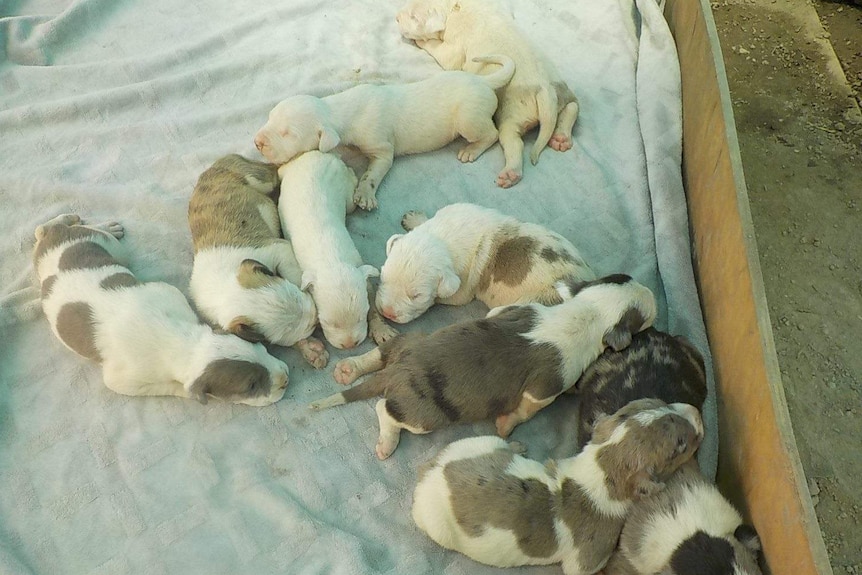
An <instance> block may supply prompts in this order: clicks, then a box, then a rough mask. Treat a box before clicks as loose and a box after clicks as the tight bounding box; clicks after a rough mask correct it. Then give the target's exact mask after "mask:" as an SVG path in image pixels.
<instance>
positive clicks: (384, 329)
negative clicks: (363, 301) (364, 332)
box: [367, 281, 398, 345]
mask: <svg viewBox="0 0 862 575" xmlns="http://www.w3.org/2000/svg"><path fill="white" fill-rule="evenodd" d="M367 285H368V335H370V336H371V339H372V340H374V343H376V344H377V345H380V344H382V343H386V342H387V341H389V340H391V339H392V338H394V337H395V336H396V335H398V330H396V329H395V328H394V327H392V326H391V325H389V324H388V323H386V320H385V319H383V316H382V315H380V312H379V311H377V304H376V303H375V301H374V300H375V295H374V294H375V293H376V292H375V290H374V289H373V287H372V285H371V282H370V281H368V282H367Z"/></svg>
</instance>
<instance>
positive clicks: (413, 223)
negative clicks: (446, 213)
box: [401, 210, 428, 232]
mask: <svg viewBox="0 0 862 575" xmlns="http://www.w3.org/2000/svg"><path fill="white" fill-rule="evenodd" d="M426 221H428V216H426V215H425V214H424V213H422V212H419V211H416V210H410V211H409V212H407V213H406V214H404V216H402V218H401V227H402V228H404V230H405V231H407V232H409V231H410V230H414V229H416V228H417V227H418V226H419V225H420V224H423V223H425V222H426Z"/></svg>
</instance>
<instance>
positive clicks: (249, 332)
mask: <svg viewBox="0 0 862 575" xmlns="http://www.w3.org/2000/svg"><path fill="white" fill-rule="evenodd" d="M226 331H227V332H228V333H232V334H234V335H236V336H238V337H241V338H242V339H244V340H246V341H250V342H252V343H260V342H263V341H266V337H264V335H263V334H262V333H260V332H259V331H258V330H257V324H255V323H254V322H253V321H251V320H250V319H248V318H247V317H245V316H244V315H241V316H239V317H235V318H233V319H232V320H230V323H229V324H227V329H226Z"/></svg>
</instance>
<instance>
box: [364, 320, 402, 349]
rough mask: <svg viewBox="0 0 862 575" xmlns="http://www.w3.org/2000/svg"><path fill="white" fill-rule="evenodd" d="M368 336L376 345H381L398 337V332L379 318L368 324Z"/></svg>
mask: <svg viewBox="0 0 862 575" xmlns="http://www.w3.org/2000/svg"><path fill="white" fill-rule="evenodd" d="M368 335H370V336H371V339H372V340H373V341H374V343H376V344H377V345H381V344H382V343H385V342H387V341H389V340H390V339H392V338H393V337H395V336H396V335H398V330H396V329H395V328H394V327H392V326H391V325H389V324H388V323H386V322H385V321H383V320H382V319H380V318H373V319H372V320H371V321H370V322H368Z"/></svg>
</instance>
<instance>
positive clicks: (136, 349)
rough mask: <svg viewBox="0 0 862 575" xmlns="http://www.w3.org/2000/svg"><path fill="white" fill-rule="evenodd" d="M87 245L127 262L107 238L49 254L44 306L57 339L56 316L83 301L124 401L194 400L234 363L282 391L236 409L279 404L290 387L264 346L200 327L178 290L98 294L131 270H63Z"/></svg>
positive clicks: (151, 285)
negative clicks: (208, 376)
mask: <svg viewBox="0 0 862 575" xmlns="http://www.w3.org/2000/svg"><path fill="white" fill-rule="evenodd" d="M49 223H50V222H49ZM82 241H96V242H98V243H99V244H100V245H102V246H103V247H105V248H106V249H107V250H108V252H109V253H111V254H112V255H114V256H115V257H118V256H119V257H120V258H123V257H124V256H123V252H124V248H123V247H122V245H121V244H120V243H119V241H118V240H117V239H116V238H114V237H113V236H110V235H108V234H105V233H102V234H99V235H98V236H96V237H95V239H92V238H87V239H86V240H80V239H79V240H74V241H72V242H67V243H64V244H62V245H59V246H57V247H54V248H52V249H51V250H49V251H48V252H47V253H46V254H45V255H44V256H43V257H41V258H40V259H39V261H38V262H37V266H36V269H37V273H38V276H39V279H40V281H41V280H44V279H45V278H46V277H48V276H51V275H56V276H57V280H56V281H55V282H54V284H53V287H52V289H51V291H50V294H49V295H48V297H46V298H45V299H43V300H42V307H43V309H44V311H45V315H46V316H47V318H48V321H49V322H50V324H51V328H52V330H53V331H54V334H55V335H58V334H57V316H58V313H59V311H60V309H61V308H62V307H63V305H64V304H66V303H70V302H83V303H86V304H88V305H89V306H90V307H91V308H92V311H93V322H92V323H93V326H94V337H95V343H96V348H97V349H98V352H99V355H100V356H101V358H102V368H103V377H104V382H105V385H106V386H107V387H108V388H110V389H112V390H113V391H115V392H117V393H122V394H125V395H175V396H180V397H197V395H196V394H194V393H193V392H191V391H190V386H191V385H192V383H194V381H195V380H196V379H197V377H198V376H199V375H200V374H201V373H202V372H203V371H204V370H205V369H206V367H207V366H208V365H209V364H210V363H212V362H213V361H216V360H219V359H237V360H244V361H248V362H252V363H256V364H260V365H262V366H264V367H265V368H266V369H267V371H268V372H269V374H270V378H271V381H272V382H275V383H278V385H276V384H273V385H272V386H271V393H270V395H269V396H261V397H254V398H248V399H239V398H238V399H237V400H236V403H245V404H248V405H254V406H262V405H269V404H271V403H274V402H276V401H278V400H279V399H281V398H282V396H283V395H284V389H285V386H286V385H287V381H288V369H287V366H286V365H285V364H284V363H282V362H281V361H279V360H278V359H276V358H274V357H272V356H271V355H269V353H267V351H266V348H264V347H263V346H262V345H260V344H252V343H249V342H247V341H243V340H241V339H240V338H238V337H236V336H233V335H229V334H215V333H213V331H212V329H210V328H209V327H208V326H206V325H205V324H202V323H200V321H199V320H198V317H197V316H196V315H195V313H194V312H193V311H192V309H191V307H190V306H189V303H188V301H187V300H186V298H185V297H184V296H183V294H182V293H181V292H180V291H179V290H178V289H177V288H175V287H173V286H171V285H168V284H166V283H162V282H148V283H143V284H139V285H136V286H131V287H127V288H122V289H109V290H105V289H102V288H100V287H99V283H100V282H101V281H102V280H103V279H105V278H107V277H109V276H112V275H114V274H117V273H123V272H126V273H128V269H126V268H125V267H122V266H117V265H112V266H105V267H98V268H92V269H76V270H67V271H61V270H59V267H58V262H59V259H60V256H61V255H62V252H63V251H65V250H66V249H67V248H68V247H69V246H70V245H73V244H74V243H79V242H82ZM58 338H59V335H58ZM61 341H62V340H61Z"/></svg>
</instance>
